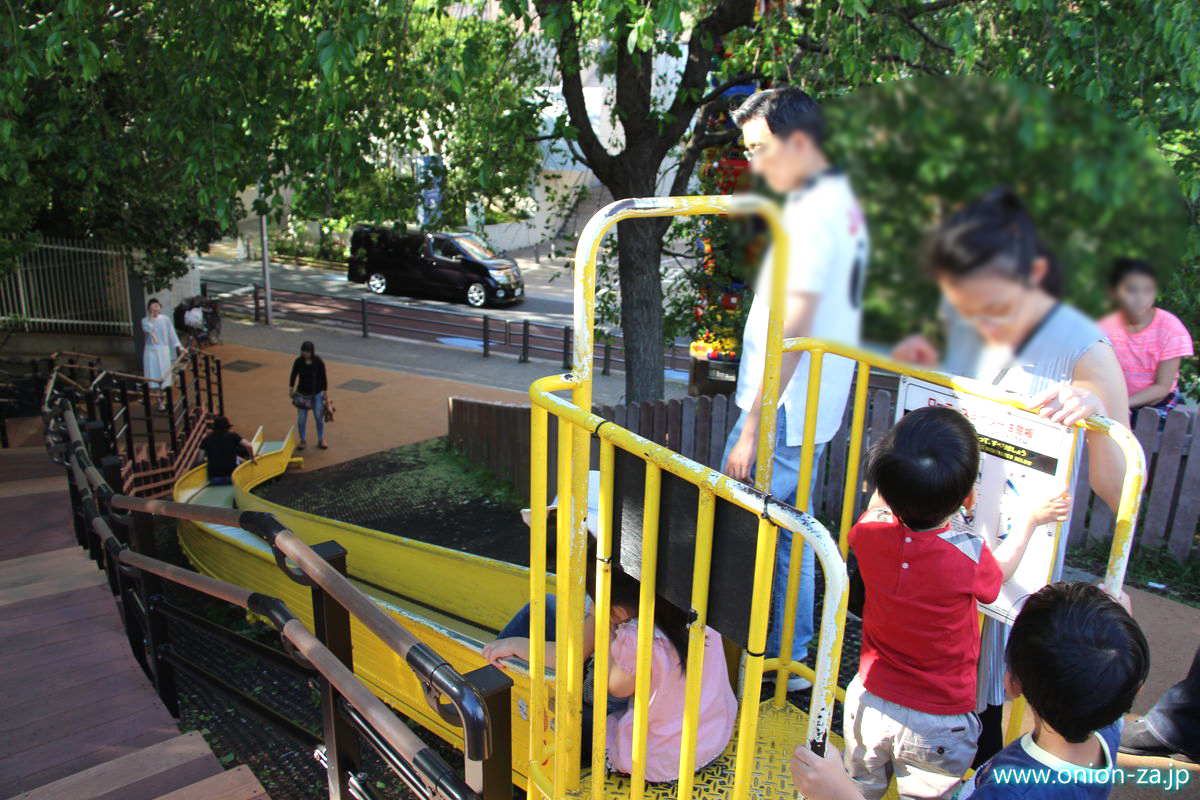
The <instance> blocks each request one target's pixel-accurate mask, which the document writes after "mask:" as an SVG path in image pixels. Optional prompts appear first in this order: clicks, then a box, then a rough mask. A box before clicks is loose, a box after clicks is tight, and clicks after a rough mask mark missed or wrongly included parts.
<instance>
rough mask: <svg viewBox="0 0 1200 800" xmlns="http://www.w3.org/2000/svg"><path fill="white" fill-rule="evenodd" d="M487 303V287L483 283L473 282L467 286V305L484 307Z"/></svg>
mask: <svg viewBox="0 0 1200 800" xmlns="http://www.w3.org/2000/svg"><path fill="white" fill-rule="evenodd" d="M486 304H487V289H485V288H484V286H483V284H482V283H472V284H471V285H470V286H468V287H467V305H469V306H471V307H472V308H483V307H484V305H486Z"/></svg>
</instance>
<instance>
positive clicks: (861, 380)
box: [773, 338, 1146, 741]
mask: <svg viewBox="0 0 1200 800" xmlns="http://www.w3.org/2000/svg"><path fill="white" fill-rule="evenodd" d="M783 349H784V350H785V351H790V352H806V353H809V354H810V359H809V371H808V376H807V377H808V403H807V405H806V407H805V419H804V442H803V447H802V450H801V455H800V466H801V472H800V485H799V490H798V491H799V493H798V494H797V495H796V496H797V498H798V503H806V502H807V499H808V487H809V485H810V479H811V472H812V467H813V459H812V454H813V448H814V446H815V445H814V440H813V435H814V431H815V429H816V418H817V411H818V408H817V402H818V399H819V398H818V391H819V389H820V376H821V366H822V362H823V360H824V356H825V355H834V356H841V357H843V358H848V359H851V360H853V361H855V362H856V364H857V370H856V372H857V381H856V387H855V392H854V406H853V408H852V410H851V417H850V420H851V421H850V440H849V449H848V458H847V464H846V475H845V481H844V485H843V493H842V509H841V512H842V513H841V519H840V520H839V524H838V545H839V548H840V551H841V554H842V556H843V557H845V555H846V553H847V550H848V548H849V540H850V537H849V533H850V528H851V526H852V525H853V524H854V510H855V508H854V506H855V498H856V495H857V493H858V490H859V487H858V473H859V465H860V463H861V454H862V444H863V433H864V431H863V428H864V424H863V423H864V420H865V417H866V410H867V399H868V398H867V386H868V379H869V376H870V371H871V368H872V367H874V368H876V369H881V370H885V371H887V372H890V373H894V374H896V375H903V376H908V377H912V378H918V379H920V380H924V381H927V382H929V383H932V384H935V385H938V386H942V387H945V388H947V389H952V390H954V391H956V392H959V393H962V394H968V395H971V396H973V397H977V398H980V399H983V400H987V401H989V402H992V403H997V404H999V405H1002V406H1006V407H1009V408H1015V409H1018V410H1020V411H1023V412H1025V413H1028V414H1030V415H1031V416H1037V412H1036V411H1035V410H1034V409H1032V408H1030V407H1029V406H1028V405H1027V404H1026V403H1025V402H1024V400H1023V399H1022V398H1020V397H1017V396H1014V395H1013V394H1011V393H1008V392H1003V391H1000V390H997V389H996V388H995V387H994V386H991V385H990V384H987V383H984V382H982V381H977V380H973V379H971V378H963V377H958V376H955V375H949V374H947V373H944V372H936V371H933V370H927V369H920V368H918V367H914V366H912V365H910V364H904V363H901V362H899V361H895V360H893V359H890V358H885V357H883V356H880V355H878V354H875V353H871V352H869V351H866V350H862V349H860V348H856V347H849V346H846V345H841V344H836V343H833V342H826V341H822V340H819V339H809V338H799V339H787V340H785V341H784V343H783ZM1076 426H1077V427H1078V428H1079V429H1081V430H1084V431H1095V432H1098V433H1100V434H1102V435H1104V436H1106V437H1108V438H1110V439H1112V441H1113V442H1114V443H1115V444H1116V445H1117V446H1118V447H1119V448H1120V450H1121V453H1122V454H1123V456H1124V458H1125V477H1124V481H1123V483H1122V485H1121V499H1120V503H1119V504H1118V507H1117V513H1116V521H1115V528H1114V531H1113V541H1112V547H1111V549H1110V551H1109V557H1108V566H1107V569H1106V571H1105V576H1104V586H1105V588H1106V589H1107V590H1108V591H1109V592H1111V593H1113V594H1116V593H1117V592H1118V591H1120V589H1121V586H1122V585H1123V584H1124V582H1125V569H1126V565H1127V564H1128V561H1129V550H1130V547H1131V546H1132V544H1133V532H1134V529H1135V527H1136V523H1137V513H1138V509H1139V507H1140V505H1141V496H1142V490H1143V488H1144V486H1145V482H1146V458H1145V455H1144V453H1143V452H1142V447H1141V445H1140V444H1139V443H1138V441H1137V439H1136V438H1135V437H1134V435H1133V433H1132V431H1130V430H1129V429H1128V428H1127V427H1125V426H1124V425H1121V424H1119V423H1117V422H1115V421H1113V420H1111V419H1108V418H1107V417H1099V416H1094V417H1090V418H1088V419H1086V420H1081V421H1080V422H1078V423H1076ZM1074 479H1075V476H1074V474H1069V481H1068V482H1070V481H1073V480H1074ZM1084 491H1086V488H1085V489H1084ZM799 507H800V508H801V509H803V508H804V506H803V505H800V506H799ZM1062 528H1063V524H1062V523H1058V524H1057V525H1056V528H1055V548H1056V551H1055V558H1054V559H1053V561H1052V563H1057V560H1058V558H1057V557H1058V552H1057V550H1058V549H1061V548H1062V547H1063V546H1064V544H1063V531H1062ZM800 547H803V544H801V545H800ZM799 553H800V551H797V552H795V553H793V555H792V559H791V563H790V564H789V570H788V588H787V605H786V608H785V610H784V616H783V641H784V642H788V643H790V642H791V641H792V639H791V634H792V629H793V625H794V623H795V616H796V608H795V607H796V588H797V581H798V580H799V575H800V572H799V565H800V562H801V558H802V556H801V555H800V554H799ZM1050 577H1051V576H1049V575H1047V579H1049V578H1050ZM789 646H790V645H789ZM773 666H776V667H777V668H778V669H779V671H780V675H781V676H782V675H783V674H784V673H785V672H793V673H796V674H798V675H803V676H805V677H808V678H809V679H810V680H811V678H812V670H811V669H809V668H808V667H807V666H805V665H804V664H801V663H799V662H796V661H792V660H791V654H789V658H788V660H787V661H786V662H784V661H783V659H782V657H781V659H780V661H779V662H778V663H776V664H773ZM784 691H785V686H784V681H782V680H778V679H777V680H776V699H781V698H782V697H783V694H784ZM843 696H844V694H843V692H842V691H841V690H840V689H839V692H838V698H839V699H842V698H843ZM1024 711H1025V703H1024V701H1023V700H1021V699H1018V701H1016V702H1014V703H1013V706H1012V713H1011V714H1010V715H1009V727H1008V730H1007V733H1006V739H1007V740H1008V741H1011V740H1013V739H1015V738H1016V737H1017V736H1018V735H1020V732H1021V726H1022V723H1023V718H1024Z"/></svg>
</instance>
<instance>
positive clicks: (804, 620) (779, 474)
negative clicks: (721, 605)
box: [720, 406, 825, 661]
mask: <svg viewBox="0 0 1200 800" xmlns="http://www.w3.org/2000/svg"><path fill="white" fill-rule="evenodd" d="M745 422H746V414H745V412H742V414H741V416H739V417H738V421H737V424H735V425H734V426H733V430H731V431H730V432H729V438H728V439H726V440H725V452H724V454H722V456H721V464H720V467H721V468H722V469H724V467H725V462H726V461H727V460H728V458H729V451H730V450H732V449H733V446H734V445H735V444H736V443H737V440H738V437H740V436H741V435H742V428H743V426H744V425H745ZM775 431H776V433H775V455H774V458H773V461H772V464H771V488H770V490H769V492H770V495H771V496H772V497H774V498H775V499H777V500H780V501H782V502H784V503H787V504H788V505H793V506H794V505H795V504H796V485H797V484H798V483H799V481H800V450H801V449H802V448H801V447H800V446H799V445H795V446H792V445H789V444H788V443H787V412H786V410H785V409H784V408H783V407H782V406H780V408H779V414H778V416H777V418H776V424H775ZM823 452H825V442H821V443H819V444H817V446H816V447H815V448H814V449H813V479H812V486H810V487H809V501H808V503H809V512H810V513H811V511H812V493H813V490H814V489H815V488H816V485H817V472H816V467H817V465H818V464H820V463H821V454H822V453H823ZM791 560H792V532H791V531H788V530H784V529H783V528H780V529H779V538H778V540H777V542H776V545H775V577H774V580H773V581H772V582H771V618H770V624H768V625H767V649H766V657H767V658H778V657H779V655H780V650H781V647H780V645H781V643H782V641H783V612H784V609H785V608H786V604H787V576H788V567H789V565H790V564H791ZM814 565H815V562H814V561H813V552H812V548H811V547H806V548H804V560H803V561H802V562H801V563H800V581H799V584H798V586H797V587H796V627H795V629H794V630H793V633H792V660H793V661H802V660H804V657H805V656H806V655H807V654H808V643H809V642H810V641H812V638H813V597H814V593H815V591H816V580H817V579H816V571H815V566H814Z"/></svg>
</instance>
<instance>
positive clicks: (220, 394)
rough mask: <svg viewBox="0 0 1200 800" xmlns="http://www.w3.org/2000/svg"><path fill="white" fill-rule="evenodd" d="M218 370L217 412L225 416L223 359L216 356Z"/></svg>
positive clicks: (215, 361)
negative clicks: (222, 374) (222, 375)
mask: <svg viewBox="0 0 1200 800" xmlns="http://www.w3.org/2000/svg"><path fill="white" fill-rule="evenodd" d="M213 363H214V364H215V365H216V370H217V413H218V414H220V415H221V416H225V381H224V379H223V378H222V377H221V359H219V358H214V359H213Z"/></svg>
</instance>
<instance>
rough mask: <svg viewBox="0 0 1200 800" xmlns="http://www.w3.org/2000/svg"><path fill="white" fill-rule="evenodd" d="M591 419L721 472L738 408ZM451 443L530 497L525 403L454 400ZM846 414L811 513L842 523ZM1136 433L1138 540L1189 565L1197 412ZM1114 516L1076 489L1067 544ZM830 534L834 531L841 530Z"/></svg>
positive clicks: (891, 404) (1139, 424)
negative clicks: (1140, 478)
mask: <svg viewBox="0 0 1200 800" xmlns="http://www.w3.org/2000/svg"><path fill="white" fill-rule="evenodd" d="M870 384H871V385H870V388H869V389H868V395H867V396H868V402H869V405H868V407H867V415H866V426H865V433H864V447H869V446H870V444H871V443H872V442H874V441H875V440H876V439H877V438H879V436H881V435H882V434H883V433H885V432H886V431H887V430H888V429H889V428H890V427H891V426H892V423H893V421H894V418H895V398H896V391H895V386H896V379H895V376H882V375H881V376H874V375H873V376H872V379H871V382H870ZM595 413H597V414H598V415H600V416H602V417H604V418H606V419H611V420H613V421H614V422H616V423H617V424H618V425H620V426H622V427H624V428H627V429H629V430H631V431H633V432H634V433H638V434H640V435H642V436H644V437H646V438H647V439H650V440H651V441H654V442H657V443H659V444H662V445H665V446H667V447H670V448H671V449H673V450H675V451H677V452H679V453H681V454H683V455H685V456H687V457H688V458H691V459H694V460H696V461H698V462H700V463H701V464H705V465H707V466H710V467H713V468H715V469H720V467H721V464H720V460H721V456H722V454H723V452H724V449H725V439H726V437H727V436H728V433H729V430H730V429H731V428H732V427H733V425H734V423H735V422H736V421H737V415H738V409H737V408H736V407H735V406H734V404H733V399H732V398H731V397H728V396H725V395H717V396H712V397H709V396H703V397H688V398H684V399H682V400H671V401H668V402H656V403H632V404H629V405H623V406H603V407H599V408H597V409H595ZM449 414H450V434H449V436H450V443H451V446H452V447H453V448H455V449H456V450H457V451H458V452H460V453H463V454H464V455H466V456H467V457H468V458H470V459H471V460H472V461H473V462H475V463H477V464H480V465H483V466H485V467H487V468H488V469H489V470H491V471H492V472H494V473H495V474H497V475H498V476H500V477H502V478H504V479H506V480H508V481H510V482H511V483H512V484H513V486H514V487H515V488H516V490H517V492H518V494H519V495H520V496H521V497H522V499H526V500H527V499H528V497H529V471H530V470H529V421H530V409H529V406H527V405H506V404H499V403H488V402H483V401H478V400H468V399H463V398H457V397H456V398H451V399H450V401H449ZM849 416H850V408H849V404H847V409H846V419H845V420H844V421H843V425H842V428H841V430H840V431H839V432H838V435H837V436H836V437H834V439H833V441H831V442H830V444H829V447H828V448H826V452H825V455H824V456H823V458H822V461H821V464H820V465H818V470H817V475H816V478H815V480H816V481H817V484H816V491H815V492H814V496H813V506H814V512H815V513H816V515H817V517H819V518H820V519H822V520H825V521H827V522H831V523H836V521H837V520H838V519H839V518H840V514H841V502H842V487H843V486H844V482H843V481H844V478H845V475H846V463H847V451H848V449H849V447H848V439H849V433H848V431H849V427H850V425H849ZM555 434H556V420H555V418H554V416H553V415H550V460H549V464H550V465H551V469H550V470H549V473H548V475H547V481H548V484H547V485H548V491H549V495H550V496H551V497H553V496H554V494H555V492H556V491H557V487H556V477H557V476H556V474H555V470H554V468H553V465H554V464H555V463H556V453H557V447H556V444H557V437H556V435H555ZM1134 434H1135V435H1136V436H1137V438H1138V441H1140V442H1141V444H1142V447H1143V449H1144V450H1145V452H1146V465H1147V470H1148V481H1147V484H1146V491H1145V494H1144V499H1143V505H1142V513H1141V516H1140V518H1139V523H1138V531H1137V534H1136V535H1137V538H1136V540H1135V541H1136V543H1137V545H1138V546H1140V547H1165V548H1166V549H1167V551H1168V552H1170V553H1171V554H1172V555H1173V556H1174V557H1175V558H1177V559H1179V560H1181V561H1183V560H1186V559H1188V558H1189V557H1191V556H1193V555H1200V536H1198V530H1197V526H1198V523H1200V444H1196V445H1195V448H1196V450H1195V453H1194V454H1193V450H1192V448H1193V442H1200V436H1198V435H1197V434H1200V414H1197V413H1196V410H1195V409H1182V408H1177V409H1175V410H1173V411H1172V412H1171V414H1170V415H1169V416H1168V418H1167V420H1166V424H1165V426H1164V427H1163V429H1162V430H1161V431H1160V430H1159V418H1158V415H1157V414H1156V413H1155V412H1153V411H1150V410H1148V409H1143V410H1142V411H1140V412H1139V413H1138V418H1137V421H1136V424H1135V426H1134ZM598 458H599V455H598V443H597V442H595V441H593V447H592V468H593V469H594V468H596V465H597V463H598ZM857 483H858V487H859V491H858V499H857V503H856V507H855V514H856V515H857V514H858V513H860V512H861V510H862V509H863V508H864V507H865V505H866V501H867V496H866V493H865V489H866V487H865V486H864V479H863V476H862V474H861V469H860V474H859V475H858V476H857ZM1086 485H1087V453H1086V451H1085V453H1084V457H1083V463H1082V465H1081V470H1080V481H1079V483H1078V484H1077V486H1079V487H1083V486H1086ZM1112 523H1113V514H1112V511H1110V510H1109V508H1108V506H1107V505H1105V503H1104V502H1103V501H1101V500H1099V499H1098V498H1096V496H1095V495H1094V494H1093V493H1092V492H1091V491H1079V492H1078V493H1077V494H1076V499H1075V512H1074V515H1073V517H1072V523H1071V530H1070V531H1069V533H1068V546H1077V545H1080V544H1084V543H1086V542H1089V541H1094V540H1107V539H1109V538H1110V537H1111V536H1112ZM831 530H834V531H835V532H836V530H837V527H836V524H834V525H832V527H831Z"/></svg>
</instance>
